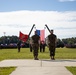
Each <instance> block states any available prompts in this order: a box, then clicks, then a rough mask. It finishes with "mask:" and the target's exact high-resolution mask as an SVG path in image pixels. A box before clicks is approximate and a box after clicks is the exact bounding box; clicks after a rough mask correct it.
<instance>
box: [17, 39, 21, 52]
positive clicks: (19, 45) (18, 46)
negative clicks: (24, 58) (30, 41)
mask: <svg viewBox="0 0 76 75" xmlns="http://www.w3.org/2000/svg"><path fill="white" fill-rule="evenodd" d="M17 48H18V52H20V48H21V41H20V40H19V41H18V43H17Z"/></svg>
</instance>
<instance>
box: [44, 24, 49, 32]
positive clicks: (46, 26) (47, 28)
mask: <svg viewBox="0 0 76 75" xmlns="http://www.w3.org/2000/svg"><path fill="white" fill-rule="evenodd" d="M45 26H46V28H47V29H48V31H49V32H50V29H49V27H48V26H47V24H45Z"/></svg>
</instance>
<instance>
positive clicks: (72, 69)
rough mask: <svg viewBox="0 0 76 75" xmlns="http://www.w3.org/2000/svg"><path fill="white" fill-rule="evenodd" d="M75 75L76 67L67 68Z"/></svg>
mask: <svg viewBox="0 0 76 75" xmlns="http://www.w3.org/2000/svg"><path fill="white" fill-rule="evenodd" d="M66 68H67V69H68V70H69V71H70V72H71V73H72V74H73V75H76V67H66Z"/></svg>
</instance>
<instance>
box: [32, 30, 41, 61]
mask: <svg viewBox="0 0 76 75" xmlns="http://www.w3.org/2000/svg"><path fill="white" fill-rule="evenodd" d="M39 41H40V36H39V35H37V34H36V31H35V35H33V36H32V48H33V55H34V59H35V60H38V50H39Z"/></svg>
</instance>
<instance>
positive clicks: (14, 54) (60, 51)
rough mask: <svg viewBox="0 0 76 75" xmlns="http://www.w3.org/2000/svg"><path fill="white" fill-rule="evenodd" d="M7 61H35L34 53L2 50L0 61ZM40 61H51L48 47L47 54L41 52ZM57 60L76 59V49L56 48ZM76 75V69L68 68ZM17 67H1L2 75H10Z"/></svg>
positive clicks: (26, 50) (24, 49) (27, 49)
mask: <svg viewBox="0 0 76 75" xmlns="http://www.w3.org/2000/svg"><path fill="white" fill-rule="evenodd" d="M6 59H33V52H30V49H29V48H21V52H20V53H18V50H17V49H0V61H2V60H6ZM39 59H50V56H49V50H48V48H47V47H46V49H45V52H44V53H43V52H40V51H39ZM55 59H76V48H56V54H55ZM66 68H67V69H68V70H69V71H71V72H72V73H73V75H76V67H66ZM15 69H16V67H0V75H9V74H10V73H11V72H12V71H14V70H15Z"/></svg>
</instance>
